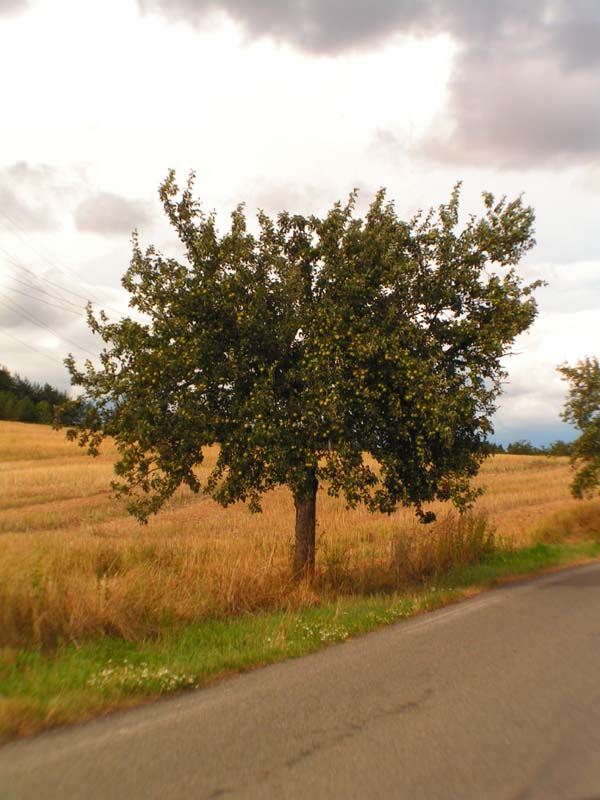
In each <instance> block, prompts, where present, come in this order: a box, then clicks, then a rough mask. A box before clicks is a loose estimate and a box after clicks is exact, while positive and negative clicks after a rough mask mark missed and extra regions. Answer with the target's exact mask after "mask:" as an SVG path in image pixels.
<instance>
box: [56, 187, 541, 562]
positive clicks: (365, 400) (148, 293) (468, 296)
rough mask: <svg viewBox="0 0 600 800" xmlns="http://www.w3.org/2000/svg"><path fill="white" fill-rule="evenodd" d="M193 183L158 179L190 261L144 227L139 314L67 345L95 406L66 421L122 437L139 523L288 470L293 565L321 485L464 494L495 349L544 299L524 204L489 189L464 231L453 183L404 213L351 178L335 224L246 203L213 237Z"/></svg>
mask: <svg viewBox="0 0 600 800" xmlns="http://www.w3.org/2000/svg"><path fill="white" fill-rule="evenodd" d="M192 190H193V175H192V176H190V179H189V180H188V182H187V185H186V186H185V187H184V189H183V190H182V191H181V192H180V190H179V188H178V186H177V184H176V180H175V174H174V172H171V173H169V175H168V177H167V179H166V180H165V182H164V183H163V184H162V186H161V187H160V197H161V200H162V203H163V206H164V209H165V212H166V215H167V216H168V218H169V220H170V222H171V224H172V226H173V227H174V229H175V230H176V232H177V234H178V236H179V238H180V240H181V242H182V243H183V245H184V246H185V251H186V254H187V263H180V261H177V260H175V259H172V258H167V257H166V256H163V255H162V254H161V253H160V252H158V251H157V250H156V249H155V248H154V247H153V246H150V247H148V248H147V249H146V250H145V251H143V250H142V248H141V246H140V243H139V239H138V236H137V233H134V236H133V254H132V259H131V263H130V267H129V269H128V271H127V273H126V274H125V276H124V278H123V286H124V287H125V288H126V289H127V290H128V291H129V292H130V295H131V299H130V305H131V306H132V307H133V308H134V309H136V310H137V312H139V313H140V314H141V315H143V319H142V320H141V321H140V320H135V319H132V318H126V319H122V320H120V321H119V322H109V320H108V318H107V317H106V316H105V315H104V314H103V313H100V315H99V316H95V315H94V314H93V312H92V310H91V308H90V309H89V324H90V326H91V328H92V330H93V331H94V332H95V333H96V334H99V335H100V336H101V337H102V339H103V340H104V342H105V344H106V347H105V349H104V350H103V353H102V355H101V365H100V366H99V367H97V368H96V367H94V366H93V365H92V364H91V363H89V362H88V363H87V365H86V367H85V368H84V369H83V370H80V369H78V368H77V366H76V364H75V361H74V359H73V357H72V356H69V358H68V359H67V360H66V364H67V366H68V368H69V370H70V373H71V376H72V382H73V383H74V384H75V385H78V386H81V387H83V390H84V392H83V395H82V397H83V398H84V400H86V401H87V403H88V408H87V412H86V414H85V415H84V416H83V419H82V423H81V426H80V427H79V428H77V429H72V430H71V431H70V432H69V434H68V435H69V436H70V437H71V438H74V439H77V440H78V441H79V443H80V444H81V445H83V446H85V447H87V449H88V452H89V453H90V454H96V453H97V452H98V447H99V445H100V443H101V441H102V439H103V437H104V436H107V435H110V436H113V437H114V439H115V441H116V444H117V447H118V449H119V452H120V460H119V461H118V463H117V464H116V468H115V469H116V473H117V476H118V480H117V481H115V482H114V483H113V487H114V488H115V489H116V491H117V493H118V494H121V495H125V496H127V498H128V501H129V502H128V508H129V510H130V511H131V513H133V514H134V515H136V516H137V517H138V519H140V520H141V521H145V520H146V519H147V518H148V515H149V514H151V513H154V512H156V511H157V510H158V509H159V508H160V506H161V505H162V504H163V503H164V501H165V500H166V499H167V498H168V497H170V496H171V495H172V493H173V492H174V491H175V490H176V488H177V487H178V486H180V485H181V484H186V485H187V486H189V487H190V489H192V491H194V492H197V491H199V490H200V489H203V490H204V491H206V492H208V493H209V494H211V495H212V496H213V497H214V498H215V499H216V500H218V501H219V502H220V503H222V504H223V505H227V504H229V503H233V502H234V501H238V500H242V501H249V504H250V508H251V510H254V511H256V510H259V509H260V497H261V495H262V494H263V493H264V492H266V491H268V490H270V489H271V488H273V487H275V486H276V485H279V484H286V485H287V486H289V488H290V489H291V492H292V495H293V498H294V503H295V509H296V530H295V550H294V563H293V571H294V574H295V575H296V576H300V575H303V574H308V575H310V574H311V573H312V571H313V568H314V557H315V520H316V496H317V489H318V486H319V485H320V484H321V483H324V484H325V485H326V486H327V491H328V492H329V493H330V494H331V495H335V496H338V495H340V494H342V495H343V496H344V497H345V499H346V501H347V503H348V504H349V505H350V506H354V505H355V504H357V503H359V502H364V503H366V505H367V506H368V508H369V509H370V510H372V511H382V512H388V513H389V512H392V511H393V510H394V509H395V508H396V506H397V505H398V504H402V505H404V506H412V507H414V509H415V511H416V513H417V514H418V515H419V516H420V518H421V519H422V520H423V521H426V522H427V521H430V520H431V519H432V518H434V517H433V515H432V514H431V512H426V511H424V510H423V505H424V504H426V503H429V502H431V501H433V500H435V499H436V498H437V499H441V500H452V501H453V502H454V503H455V504H456V505H457V506H458V507H459V508H464V507H465V506H466V505H468V504H469V502H470V501H471V500H472V499H473V497H474V496H475V493H474V492H473V491H472V490H471V488H470V485H469V483H470V478H471V477H472V476H474V475H475V474H476V472H477V470H478V468H479V465H480V463H481V461H482V459H483V458H484V456H485V453H486V448H487V444H486V438H487V436H488V434H489V433H490V432H491V431H492V426H491V423H490V415H491V414H492V412H493V411H494V408H495V406H494V400H495V397H496V395H497V393H498V391H499V390H500V383H501V380H502V378H503V377H504V372H503V370H502V367H501V364H500V359H501V358H502V357H503V356H505V355H506V354H507V353H508V351H509V349H510V345H511V343H512V341H513V339H514V338H515V336H516V335H517V334H518V333H520V332H521V331H524V330H525V329H527V328H528V327H529V326H530V325H531V323H532V321H533V319H534V317H535V314H536V305H535V301H534V299H533V297H532V290H533V289H534V288H536V287H537V286H538V285H539V283H538V282H536V283H533V284H531V285H523V283H522V281H521V279H520V278H519V277H518V275H517V274H516V272H515V269H514V265H516V264H517V263H518V261H519V259H520V258H521V256H522V255H523V254H524V253H525V252H526V251H527V250H528V249H529V248H530V247H531V246H532V244H533V238H532V224H533V211H532V210H531V208H529V207H526V206H524V205H523V203H522V201H521V199H520V198H518V199H516V200H514V201H512V202H507V200H506V199H505V198H503V199H501V200H500V201H499V202H496V201H495V200H494V197H493V196H492V195H491V194H488V193H486V194H484V195H483V199H484V204H485V213H484V215H483V216H482V217H481V218H479V219H477V218H475V217H470V218H469V219H468V220H467V221H466V224H465V225H464V226H463V227H462V229H460V227H459V186H457V187H456V188H455V190H454V192H453V193H452V196H451V199H450V201H449V203H448V204H445V205H442V206H440V207H439V209H438V210H437V212H435V211H433V210H432V211H430V212H429V213H428V214H425V215H423V214H422V213H419V214H417V215H416V216H415V217H414V218H413V219H412V220H410V221H409V222H403V221H401V220H399V219H398V217H397V215H396V212H395V209H394V206H393V204H392V203H390V202H386V199H385V192H384V190H381V191H380V192H379V193H378V194H377V196H376V198H375V200H374V202H373V203H372V205H371V207H370V208H369V211H368V213H367V214H366V217H365V219H361V218H357V217H355V214H354V205H355V198H356V193H353V194H351V196H350V198H349V200H348V202H347V204H346V205H342V204H340V203H337V204H335V205H334V206H333V208H332V209H331V210H330V211H329V213H328V214H327V215H326V216H325V217H324V218H322V219H321V218H318V217H316V216H310V217H304V216H300V215H290V214H288V213H287V212H284V213H281V214H279V215H278V216H277V218H276V219H271V218H269V217H268V216H267V215H265V214H264V213H262V212H259V214H258V232H257V233H255V234H254V233H251V232H250V231H249V230H248V228H247V225H246V218H245V214H244V209H243V206H239V207H238V208H237V209H236V210H235V211H234V212H233V214H232V223H231V230H230V231H229V232H227V233H225V234H224V235H222V236H220V235H219V233H218V231H217V227H216V219H215V216H214V214H208V215H207V214H205V213H204V212H203V211H202V208H201V206H200V204H199V203H198V202H197V201H196V200H195V199H194V196H193V191H192ZM212 444H218V445H219V455H218V460H217V464H216V467H215V469H214V471H213V472H212V473H211V475H210V477H209V478H208V481H207V483H206V485H204V486H202V487H201V486H200V483H199V481H198V478H197V475H196V472H195V471H194V470H195V467H196V466H197V465H198V464H200V463H201V462H202V458H203V455H202V450H203V448H205V447H206V446H208V445H212ZM367 455H370V456H371V457H372V459H373V460H369V459H368V458H367ZM374 464H375V465H377V466H375V465H374Z"/></svg>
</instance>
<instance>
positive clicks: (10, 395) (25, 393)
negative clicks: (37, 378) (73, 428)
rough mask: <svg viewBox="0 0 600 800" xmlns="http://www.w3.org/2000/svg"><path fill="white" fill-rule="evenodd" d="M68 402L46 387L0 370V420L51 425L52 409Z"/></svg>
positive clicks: (62, 393) (63, 393) (48, 385)
mask: <svg viewBox="0 0 600 800" xmlns="http://www.w3.org/2000/svg"><path fill="white" fill-rule="evenodd" d="M67 401H68V396H67V394H66V392H61V391H60V390H59V389H55V388H54V386H50V384H49V383H45V384H43V385H42V384H40V383H32V382H31V381H29V380H27V379H26V378H21V377H19V376H18V375H11V373H10V372H9V371H8V370H7V369H6V367H0V419H6V420H15V421H17V422H38V423H40V424H42V425H52V422H53V420H54V412H55V408H57V407H58V406H61V405H62V404H63V403H66V402H67Z"/></svg>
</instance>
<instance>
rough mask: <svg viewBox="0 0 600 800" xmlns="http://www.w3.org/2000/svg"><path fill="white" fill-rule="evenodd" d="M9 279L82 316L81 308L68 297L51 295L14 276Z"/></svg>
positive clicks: (41, 288)
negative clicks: (56, 301) (67, 306)
mask: <svg viewBox="0 0 600 800" xmlns="http://www.w3.org/2000/svg"><path fill="white" fill-rule="evenodd" d="M11 278H12V280H13V281H15V282H16V283H20V284H21V286H25V287H26V288H27V289H31V290H33V291H35V292H38V293H39V294H42V295H45V297H51V298H52V299H53V300H58V301H59V302H61V303H64V304H66V305H69V306H72V307H73V308H74V309H75V312H73V313H77V314H80V315H82V314H83V306H81V305H79V304H78V303H74V302H73V301H72V300H69V298H68V297H61V296H60V295H59V294H53V293H52V292H49V291H48V290H47V289H44V288H43V287H42V286H35V285H34V284H32V283H28V282H27V281H24V280H22V279H21V278H17V276H16V275H12V276H11ZM45 297H44V299H45ZM84 316H85V315H84Z"/></svg>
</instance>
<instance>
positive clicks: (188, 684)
mask: <svg viewBox="0 0 600 800" xmlns="http://www.w3.org/2000/svg"><path fill="white" fill-rule="evenodd" d="M597 558H600V542H599V541H580V542H574V543H544V542H542V543H539V544H536V545H535V546H532V547H528V548H522V549H515V550H501V551H498V552H496V553H495V554H494V555H492V556H489V557H488V558H486V559H484V560H483V561H481V562H479V563H477V564H474V565H470V566H466V567H461V568H456V569H453V570H451V571H450V572H449V573H447V574H446V575H444V576H443V577H438V578H436V579H435V580H432V581H430V582H429V583H428V584H425V585H422V586H420V587H418V588H415V587H413V588H410V589H407V590H406V591H404V592H396V593H393V594H380V595H373V596H362V597H361V596H351V597H345V598H338V599H337V600H335V601H334V602H329V603H328V602H324V603H323V604H322V605H320V606H318V607H314V608H304V609H299V610H297V611H292V612H273V613H256V614H248V615H245V616H240V617H234V618H229V619H225V620H203V621H200V622H197V623H193V624H187V625H184V626H181V627H179V628H177V629H175V630H172V631H169V632H168V633H163V634H162V635H160V636H159V637H157V638H155V639H146V640H144V641H141V642H140V641H137V642H131V641H126V640H124V639H121V638H116V637H114V638H111V637H101V638H97V639H93V640H90V641H86V642H85V643H82V644H79V645H78V644H75V643H69V644H63V645H59V646H58V647H57V648H56V649H55V650H53V651H52V652H45V651H43V650H42V649H29V650H25V649H15V648H11V647H5V648H3V649H2V650H0V740H7V739H10V738H14V737H18V736H26V735H31V734H33V733H37V732H39V731H41V730H43V729H45V728H49V727H53V726H56V725H62V724H66V723H71V722H76V721H80V720H84V719H88V718H90V717H92V716H97V715H102V714H106V713H108V712H110V711H113V710H116V709H123V708H128V707H131V706H133V705H138V704H140V703H142V702H144V701H147V700H151V699H154V698H157V697H159V696H161V695H165V694H168V693H173V692H177V691H182V690H185V689H189V688H192V687H201V686H205V685H207V684H208V683H211V682H213V681H215V680H218V679H219V678H222V677H225V676H227V675H230V674H233V673H236V672H240V671H245V670H249V669H252V668H254V667H257V666H261V665H265V664H270V663H274V662H276V661H282V660H284V659H288V658H297V657H299V656H303V655H306V654H308V653H312V652H314V651H316V650H318V649H320V648H322V647H324V646H326V645H328V644H331V643H334V642H341V641H344V640H345V639H348V638H350V637H352V636H356V635H359V634H362V633H366V632H367V631H370V630H373V629H375V628H378V627H380V626H382V625H385V624H388V623H391V622H396V621H398V620H401V619H404V618H407V617H411V616H413V615H415V614H418V613H422V612H424V611H431V610H434V609H437V608H440V607H442V606H444V605H448V604H450V603H453V602H457V601H458V600H460V599H462V598H464V597H466V596H470V595H472V594H474V593H477V592H478V591H481V590H483V589H486V588H489V587H491V586H494V585H496V584H498V583H500V582H502V581H503V580H506V579H508V578H513V577H518V576H523V575H530V574H535V573H539V572H543V571H544V570H547V569H550V568H553V567H559V566H565V565H569V564H574V563H580V562H584V561H588V560H593V559H597Z"/></svg>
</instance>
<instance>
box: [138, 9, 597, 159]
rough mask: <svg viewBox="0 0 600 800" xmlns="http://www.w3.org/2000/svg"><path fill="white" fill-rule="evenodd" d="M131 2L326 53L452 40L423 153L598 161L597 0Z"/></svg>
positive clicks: (451, 156) (450, 156)
mask: <svg viewBox="0 0 600 800" xmlns="http://www.w3.org/2000/svg"><path fill="white" fill-rule="evenodd" d="M138 3H139V6H140V8H141V9H142V11H144V12H159V13H161V14H163V15H164V16H165V17H167V18H170V19H174V20H181V21H185V22H187V23H189V24H190V25H195V26H198V27H200V26H202V25H204V24H205V22H206V20H207V18H208V17H210V16H211V15H213V14H215V13H219V12H220V13H222V14H226V15H228V16H229V17H230V18H232V19H233V20H234V21H235V22H236V23H237V24H238V25H239V26H240V27H241V28H242V29H243V30H244V31H245V33H246V34H247V36H249V37H250V38H263V37H268V38H271V39H274V40H278V41H283V42H287V43H289V44H291V45H292V46H294V47H297V48H299V49H301V50H305V51H308V52H311V53H314V54H318V55H325V56H327V55H336V54H338V53H340V52H343V51H348V50H357V49H364V48H369V47H373V46H375V45H376V44H378V43H382V42H384V41H385V40H386V39H389V38H391V37H392V36H396V35H417V36H419V35H436V34H449V35H450V36H451V37H452V38H453V39H454V40H455V41H456V43H457V45H458V52H457V56H456V58H455V62H454V66H453V74H452V77H451V80H450V85H449V97H448V106H447V110H446V122H448V121H449V122H450V123H451V125H450V129H449V130H446V131H444V135H442V126H441V123H440V125H436V130H435V131H432V132H431V134H430V135H429V136H428V137H427V141H426V142H425V144H424V146H423V149H422V152H423V153H424V154H426V155H427V156H428V157H430V158H435V159H439V160H442V161H462V162H466V163H469V162H483V163H487V164H490V160H491V165H492V166H516V165H519V166H523V165H533V164H540V163H542V164H543V163H550V164H552V163H553V161H555V160H556V159H558V160H560V161H568V160H571V161H587V162H590V161H594V160H598V159H599V158H600V113H599V112H598V110H597V107H598V106H599V105H600V104H599V103H598V97H600V2H598V0H527V2H523V0H486V1H485V2H483V0H328V2H322V0H287V2H286V0H138ZM401 77H402V78H403V79H405V78H406V76H401ZM390 101H393V98H390ZM392 133H393V132H392Z"/></svg>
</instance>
